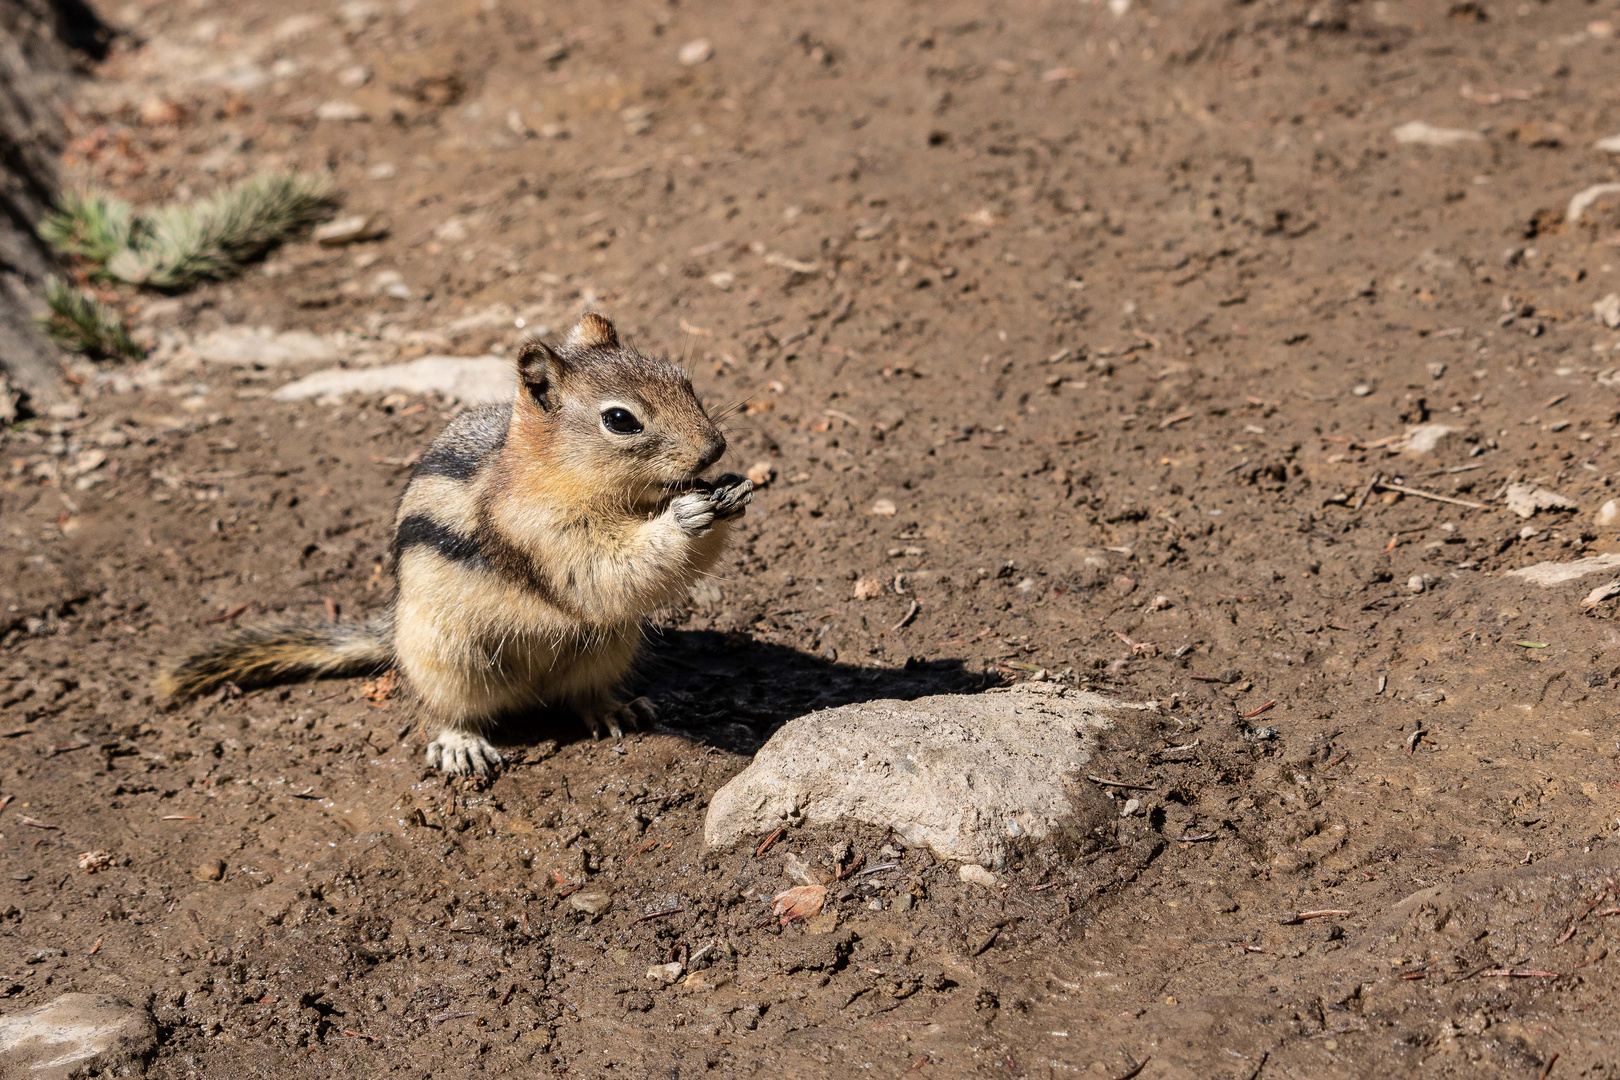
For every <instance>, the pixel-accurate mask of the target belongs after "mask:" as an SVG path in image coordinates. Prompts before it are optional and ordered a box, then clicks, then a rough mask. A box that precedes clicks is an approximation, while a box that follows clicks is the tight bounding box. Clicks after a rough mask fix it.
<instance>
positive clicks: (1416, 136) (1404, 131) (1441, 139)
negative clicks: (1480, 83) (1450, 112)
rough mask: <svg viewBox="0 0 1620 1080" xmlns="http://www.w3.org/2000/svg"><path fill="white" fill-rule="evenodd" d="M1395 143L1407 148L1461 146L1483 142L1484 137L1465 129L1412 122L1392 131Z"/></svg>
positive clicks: (1419, 121)
mask: <svg viewBox="0 0 1620 1080" xmlns="http://www.w3.org/2000/svg"><path fill="white" fill-rule="evenodd" d="M1394 135H1395V141H1396V142H1398V143H1402V144H1404V145H1408V146H1461V145H1463V144H1464V143H1473V142H1484V141H1485V136H1483V135H1481V134H1480V133H1479V132H1477V131H1470V130H1468V129H1467V128H1443V127H1435V126H1434V125H1433V124H1430V123H1425V122H1424V121H1422V120H1412V121H1409V122H1408V123H1405V124H1402V125H1401V126H1400V127H1398V128H1396V129H1395V131H1394Z"/></svg>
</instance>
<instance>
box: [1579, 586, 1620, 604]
mask: <svg viewBox="0 0 1620 1080" xmlns="http://www.w3.org/2000/svg"><path fill="white" fill-rule="evenodd" d="M1616 596H1620V581H1611V582H1609V583H1607V584H1605V585H1599V586H1598V587H1597V588H1595V589H1593V590H1592V591H1591V592H1589V593H1587V594H1586V598H1585V599H1583V600H1582V601H1581V607H1597V606H1598V605H1599V604H1601V603H1603V601H1605V600H1612V599H1613V598H1614V597H1616Z"/></svg>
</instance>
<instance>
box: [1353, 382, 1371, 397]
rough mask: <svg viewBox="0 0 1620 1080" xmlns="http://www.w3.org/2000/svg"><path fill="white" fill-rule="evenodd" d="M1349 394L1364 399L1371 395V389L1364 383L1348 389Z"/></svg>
mask: <svg viewBox="0 0 1620 1080" xmlns="http://www.w3.org/2000/svg"><path fill="white" fill-rule="evenodd" d="M1350 392H1351V393H1352V394H1354V395H1356V397H1366V396H1367V395H1368V394H1370V393H1372V387H1370V386H1368V385H1367V384H1366V383H1357V384H1356V385H1355V386H1353V387H1351V388H1350Z"/></svg>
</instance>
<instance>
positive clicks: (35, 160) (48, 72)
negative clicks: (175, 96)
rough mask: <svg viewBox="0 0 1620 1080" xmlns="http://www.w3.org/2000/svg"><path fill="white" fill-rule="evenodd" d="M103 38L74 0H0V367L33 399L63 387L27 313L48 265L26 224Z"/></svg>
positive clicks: (52, 354)
mask: <svg viewBox="0 0 1620 1080" xmlns="http://www.w3.org/2000/svg"><path fill="white" fill-rule="evenodd" d="M107 37H108V34H107V31H106V28H105V27H104V26H103V25H102V23H101V21H100V20H99V19H97V18H96V16H95V13H94V12H93V11H91V10H90V8H89V7H87V6H86V5H85V4H84V3H82V2H81V0H0V374H4V375H6V376H8V377H9V378H10V379H11V381H12V382H13V383H14V384H15V385H17V386H19V387H21V388H22V389H24V390H26V391H27V392H28V393H29V395H30V396H31V397H32V398H34V400H36V401H50V400H53V399H55V398H58V397H60V396H61V393H62V387H61V371H60V369H59V367H58V366H57V362H56V356H57V350H56V348H55V346H53V345H52V344H51V343H50V341H49V340H48V339H47V338H46V337H45V336H44V335H43V334H42V333H40V331H39V329H38V327H36V326H35V325H34V321H33V315H34V313H35V312H37V311H39V310H42V307H43V305H42V303H41V301H40V299H39V290H40V284H41V281H42V279H43V278H44V276H45V275H46V274H47V273H49V272H50V269H51V254H50V252H49V251H48V250H47V249H46V248H45V246H44V245H43V244H42V243H41V242H40V240H39V237H38V236H37V235H36V234H35V232H34V228H35V226H36V225H37V224H38V222H39V219H40V218H41V217H42V216H43V215H44V214H45V213H46V211H48V210H49V209H50V206H51V201H52V200H53V199H54V198H55V197H56V191H57V183H58V177H57V172H56V160H57V156H58V155H59V154H60V153H61V150H62V138H63V126H62V118H61V109H62V106H63V105H64V104H65V103H66V100H67V96H68V93H69V91H70V89H71V86H72V82H73V79H74V77H75V75H76V73H77V71H78V70H79V68H80V66H81V65H82V64H83V62H84V60H85V59H86V58H87V57H89V58H96V59H99V58H100V57H101V56H103V55H105V53H106V49H107Z"/></svg>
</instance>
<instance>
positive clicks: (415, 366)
mask: <svg viewBox="0 0 1620 1080" xmlns="http://www.w3.org/2000/svg"><path fill="white" fill-rule="evenodd" d="M516 388H517V375H516V373H515V372H514V371H513V368H512V362H511V361H510V360H507V359H504V358H503V357H499V356H474V357H470V358H468V357H460V356H424V357H422V358H421V359H420V360H412V361H410V362H409V363H405V364H389V365H387V366H385V367H374V368H352V369H350V368H331V369H329V370H326V371H317V372H316V373H315V374H313V375H307V376H305V377H304V378H302V379H299V380H298V381H297V382H291V383H288V384H287V385H286V386H283V387H282V388H281V389H280V390H277V391H276V394H275V397H276V400H277V401H302V400H303V399H305V398H323V399H336V398H340V397H342V396H343V395H344V394H388V393H393V392H396V391H398V392H402V393H407V394H443V395H444V396H445V397H447V398H450V399H452V400H455V401H464V402H466V403H467V404H469V405H483V404H487V403H491V402H502V401H506V400H508V399H510V398H511V396H512V394H513V392H514V391H515V390H516Z"/></svg>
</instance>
